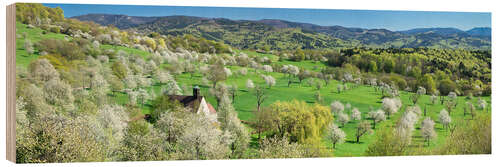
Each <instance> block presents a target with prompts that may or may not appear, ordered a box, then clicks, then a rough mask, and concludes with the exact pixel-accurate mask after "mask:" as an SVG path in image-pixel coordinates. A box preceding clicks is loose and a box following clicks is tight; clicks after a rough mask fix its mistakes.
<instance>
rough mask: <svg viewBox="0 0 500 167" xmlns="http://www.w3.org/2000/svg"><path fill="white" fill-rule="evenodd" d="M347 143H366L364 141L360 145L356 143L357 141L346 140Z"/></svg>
mask: <svg viewBox="0 0 500 167" xmlns="http://www.w3.org/2000/svg"><path fill="white" fill-rule="evenodd" d="M345 142H346V143H350V144H364V143H365V142H363V141H359V143H358V142H356V140H346V141H345Z"/></svg>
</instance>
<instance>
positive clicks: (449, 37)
mask: <svg viewBox="0 0 500 167" xmlns="http://www.w3.org/2000/svg"><path fill="white" fill-rule="evenodd" d="M72 18H75V19H78V20H82V21H93V22H96V23H98V24H101V25H114V26H116V27H117V28H120V29H135V30H137V31H139V32H152V31H154V32H158V33H160V34H164V35H183V34H192V35H195V36H200V37H204V38H207V39H210V40H216V41H224V42H225V43H227V44H230V45H232V46H234V47H238V48H250V49H260V48H263V47H264V48H265V47H267V46H269V47H271V49H277V50H283V49H293V48H295V47H298V48H303V49H321V48H331V47H360V46H363V47H376V48H388V47H393V48H417V47H428V48H464V49H490V48H491V28H488V27H483V28H474V29H471V30H468V31H462V30H459V29H456V28H416V29H411V30H406V31H390V30H387V29H364V28H347V27H342V26H320V25H315V24H310V23H299V22H291V21H285V20H278V19H263V20H231V19H226V18H204V17H194V16H162V17H137V16H126V15H109V14H89V15H82V16H75V17H72Z"/></svg>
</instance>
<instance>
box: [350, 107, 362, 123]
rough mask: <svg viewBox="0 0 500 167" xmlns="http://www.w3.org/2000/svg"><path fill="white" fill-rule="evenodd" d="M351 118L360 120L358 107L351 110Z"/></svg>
mask: <svg viewBox="0 0 500 167" xmlns="http://www.w3.org/2000/svg"><path fill="white" fill-rule="evenodd" d="M351 120H353V121H359V120H361V112H359V109H358V108H353V109H352V111H351Z"/></svg>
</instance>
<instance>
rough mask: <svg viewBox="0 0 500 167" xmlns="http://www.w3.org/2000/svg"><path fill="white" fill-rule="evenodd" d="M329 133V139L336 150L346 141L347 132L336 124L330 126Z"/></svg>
mask: <svg viewBox="0 0 500 167" xmlns="http://www.w3.org/2000/svg"><path fill="white" fill-rule="evenodd" d="M327 131H328V132H327V135H328V139H329V140H330V141H331V142H332V143H333V149H335V146H336V144H341V143H343V142H344V141H345V138H346V134H345V132H344V131H343V130H342V129H340V128H339V127H338V126H337V125H335V124H334V123H330V125H328V130H327Z"/></svg>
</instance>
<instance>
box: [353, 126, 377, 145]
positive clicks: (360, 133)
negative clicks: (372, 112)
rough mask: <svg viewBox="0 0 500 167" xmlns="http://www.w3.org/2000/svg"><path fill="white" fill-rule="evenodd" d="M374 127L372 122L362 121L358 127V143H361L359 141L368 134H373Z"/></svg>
mask: <svg viewBox="0 0 500 167" xmlns="http://www.w3.org/2000/svg"><path fill="white" fill-rule="evenodd" d="M372 132H373V130H372V126H371V124H370V122H368V121H361V122H360V123H359V124H358V126H357V127H356V143H359V139H360V138H361V137H362V136H363V135H365V134H367V133H372Z"/></svg>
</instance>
